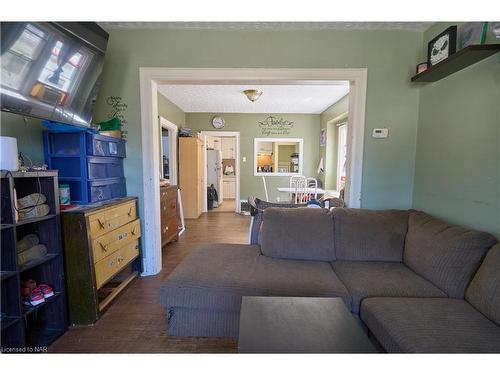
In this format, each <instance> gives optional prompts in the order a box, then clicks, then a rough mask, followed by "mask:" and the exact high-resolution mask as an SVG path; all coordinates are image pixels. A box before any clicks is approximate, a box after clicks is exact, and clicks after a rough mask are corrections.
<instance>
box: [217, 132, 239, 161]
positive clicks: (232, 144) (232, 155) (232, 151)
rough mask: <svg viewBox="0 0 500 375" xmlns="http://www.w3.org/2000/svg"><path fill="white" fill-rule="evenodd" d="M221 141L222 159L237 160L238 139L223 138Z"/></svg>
mask: <svg viewBox="0 0 500 375" xmlns="http://www.w3.org/2000/svg"><path fill="white" fill-rule="evenodd" d="M220 140H221V149H220V150H221V153H222V159H236V139H235V138H229V137H222V138H220Z"/></svg>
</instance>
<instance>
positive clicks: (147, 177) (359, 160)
mask: <svg viewBox="0 0 500 375" xmlns="http://www.w3.org/2000/svg"><path fill="white" fill-rule="evenodd" d="M367 76H368V72H367V69H366V68H354V69H348V68H346V69H343V68H340V69H284V68H279V69H259V68H253V69H246V68H221V69H213V68H161V67H160V68H152V67H141V68H139V80H140V100H141V103H140V104H141V139H142V167H143V196H142V197H140V203H142V207H143V209H142V217H143V218H144V226H143V228H144V234H143V237H142V239H143V242H142V243H143V252H144V258H143V266H144V271H143V275H144V276H146V275H155V274H157V273H158V272H160V271H161V269H162V254H161V246H160V243H161V238H160V204H159V200H160V187H159V184H158V183H157V181H158V177H157V174H158V171H159V170H160V167H159V165H158V164H159V162H160V149H159V145H160V141H159V139H158V138H157V137H159V132H158V131H155V130H156V129H157V126H158V125H157V124H158V122H157V121H158V120H157V119H158V99H157V91H158V84H176V83H178V84H179V83H180V84H182V83H192V84H213V83H220V84H223V83H226V84H227V83H231V84H245V85H247V84H248V85H259V84H273V83H278V84H298V85H300V84H315V85H328V84H330V83H331V82H332V81H338V80H346V81H349V85H350V93H349V95H350V98H351V99H350V100H349V113H350V114H351V116H350V118H349V126H348V135H347V136H348V139H349V140H350V141H351V142H348V144H349V149H348V155H349V157H348V160H349V165H347V182H348V183H347V185H346V187H345V200H346V202H347V204H348V205H349V207H353V208H356V207H358V208H359V207H361V199H362V196H361V187H362V183H361V182H362V181H361V179H362V172H363V146H364V132H365V111H366V91H367ZM144 197H147V198H144Z"/></svg>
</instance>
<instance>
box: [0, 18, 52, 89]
mask: <svg viewBox="0 0 500 375" xmlns="http://www.w3.org/2000/svg"><path fill="white" fill-rule="evenodd" d="M12 35H13V38H14V40H13V41H12V45H11V46H10V47H9V48H8V49H7V51H6V52H5V53H4V54H3V55H2V85H3V86H7V87H10V88H11V89H14V90H16V91H19V90H20V89H21V84H22V83H23V82H24V81H25V78H26V76H27V75H28V73H29V72H30V69H31V66H32V65H33V63H34V62H35V60H36V59H37V58H38V56H39V55H40V52H41V51H42V49H43V47H44V45H45V43H46V41H47V38H48V35H47V33H46V32H44V31H42V30H41V29H39V28H37V27H35V26H34V25H32V24H27V25H26V26H25V27H24V28H23V29H21V31H20V33H19V34H17V32H15V33H12V34H10V35H9V36H11V37H12ZM17 35H19V36H18V37H17V39H15V38H16V36H17ZM2 40H3V39H2Z"/></svg>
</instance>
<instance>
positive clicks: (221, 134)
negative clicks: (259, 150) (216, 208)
mask: <svg viewBox="0 0 500 375" xmlns="http://www.w3.org/2000/svg"><path fill="white" fill-rule="evenodd" d="M200 134H201V135H202V137H203V141H204V145H205V160H207V136H212V137H235V138H236V171H237V172H238V173H237V175H236V196H235V199H236V202H235V203H236V207H235V210H234V212H236V213H240V212H241V201H240V176H241V172H240V132H232V131H223V130H219V131H215V130H214V131H212V130H203V131H201V132H200ZM205 181H207V168H205ZM204 197H205V199H204V201H203V208H204V209H203V212H208V200H207V189H205V193H204ZM222 197H223V198H224V196H222Z"/></svg>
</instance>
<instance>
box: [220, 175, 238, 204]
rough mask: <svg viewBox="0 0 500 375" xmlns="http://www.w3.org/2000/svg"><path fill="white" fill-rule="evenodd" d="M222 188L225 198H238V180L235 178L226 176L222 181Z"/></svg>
mask: <svg viewBox="0 0 500 375" xmlns="http://www.w3.org/2000/svg"><path fill="white" fill-rule="evenodd" d="M222 189H223V190H222V194H223V197H224V199H235V198H236V180H235V179H234V178H225V179H224V180H223V181H222Z"/></svg>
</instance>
